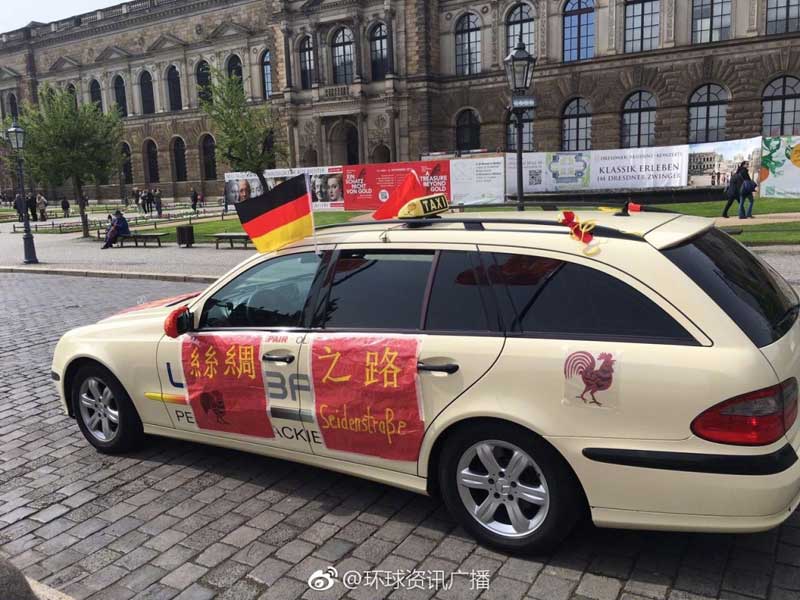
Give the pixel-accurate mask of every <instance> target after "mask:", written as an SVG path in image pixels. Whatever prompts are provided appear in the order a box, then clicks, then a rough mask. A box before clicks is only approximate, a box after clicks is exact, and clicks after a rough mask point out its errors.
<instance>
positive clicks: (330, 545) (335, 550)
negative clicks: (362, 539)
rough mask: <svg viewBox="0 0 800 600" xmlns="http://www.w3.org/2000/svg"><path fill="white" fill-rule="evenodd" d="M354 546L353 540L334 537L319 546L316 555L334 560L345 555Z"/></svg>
mask: <svg viewBox="0 0 800 600" xmlns="http://www.w3.org/2000/svg"><path fill="white" fill-rule="evenodd" d="M354 547H355V544H354V543H353V542H348V541H346V540H339V539H336V538H332V539H330V540H328V541H327V542H325V543H324V544H322V546H320V547H319V548H317V550H316V551H315V552H314V556H316V557H319V558H322V559H325V560H328V561H330V562H334V561H337V560H339V559H340V558H342V557H343V556H345V555H346V554H347V553H348V552H350V550H351V549H353V548H354Z"/></svg>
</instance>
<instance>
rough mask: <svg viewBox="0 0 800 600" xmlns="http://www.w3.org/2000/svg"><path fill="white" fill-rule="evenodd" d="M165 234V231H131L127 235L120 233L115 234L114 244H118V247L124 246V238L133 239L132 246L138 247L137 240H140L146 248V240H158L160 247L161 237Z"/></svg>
mask: <svg viewBox="0 0 800 600" xmlns="http://www.w3.org/2000/svg"><path fill="white" fill-rule="evenodd" d="M165 235H167V232H163V233H144V232H139V231H132V232H131V233H130V234H128V235H120V236H117V240H116V244H118V245H119V247H120V248H123V247H124V246H125V240H129V241H130V240H133V244H134V246H136V247H137V248H138V247H139V241H141V242H142V245H143V246H144V247H145V248H147V242H148V241H151V242H152V241H154V240H155V241H156V242H158V247H159V248H161V238H162V237H164V236H165Z"/></svg>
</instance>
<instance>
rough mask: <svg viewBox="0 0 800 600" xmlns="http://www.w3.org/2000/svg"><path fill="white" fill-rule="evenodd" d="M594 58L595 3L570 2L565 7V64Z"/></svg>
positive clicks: (584, 0) (574, 0) (580, 0)
mask: <svg viewBox="0 0 800 600" xmlns="http://www.w3.org/2000/svg"><path fill="white" fill-rule="evenodd" d="M593 57H594V2H593V1H592V0H569V2H567V4H566V6H565V7H564V62H570V61H573V60H586V59H588V58H593Z"/></svg>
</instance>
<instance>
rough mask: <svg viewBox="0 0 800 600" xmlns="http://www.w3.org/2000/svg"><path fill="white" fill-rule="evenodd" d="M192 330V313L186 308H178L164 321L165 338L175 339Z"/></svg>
mask: <svg viewBox="0 0 800 600" xmlns="http://www.w3.org/2000/svg"><path fill="white" fill-rule="evenodd" d="M191 330H192V313H190V312H189V307H188V306H179V307H178V308H176V309H175V310H173V311H172V312H171V313H169V315H167V318H166V319H165V320H164V333H165V334H167V337H171V338H173V339H174V338H177V337H179V336H181V335H183V334H184V333H188V332H189V331H191Z"/></svg>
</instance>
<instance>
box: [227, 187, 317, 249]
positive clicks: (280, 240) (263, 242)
mask: <svg viewBox="0 0 800 600" xmlns="http://www.w3.org/2000/svg"><path fill="white" fill-rule="evenodd" d="M235 206H236V212H237V213H238V214H239V220H240V221H241V222H242V227H243V228H244V230H245V231H246V232H247V235H249V236H250V239H251V240H253V244H254V245H255V247H256V250H258V251H259V252H274V251H275V250H278V249H280V248H283V247H284V246H286V245H287V244H291V243H292V242H296V241H297V240H302V239H303V238H305V237H307V236H309V235H311V234H312V233H313V232H314V221H313V218H312V215H311V198H310V196H309V193H308V184H307V178H306V176H305V175H298V176H297V177H292V178H291V179H289V180H287V181H285V182H284V183H282V184H280V185H276V186H275V187H274V188H272V189H271V190H270V191H268V192H267V193H266V194H263V195H261V196H257V197H255V198H251V199H250V200H245V201H244V202H240V203H238V204H236V205H235Z"/></svg>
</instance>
